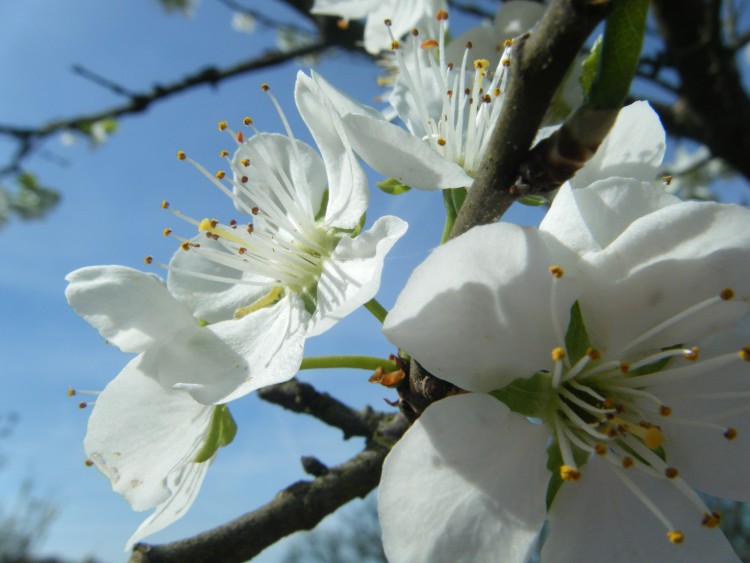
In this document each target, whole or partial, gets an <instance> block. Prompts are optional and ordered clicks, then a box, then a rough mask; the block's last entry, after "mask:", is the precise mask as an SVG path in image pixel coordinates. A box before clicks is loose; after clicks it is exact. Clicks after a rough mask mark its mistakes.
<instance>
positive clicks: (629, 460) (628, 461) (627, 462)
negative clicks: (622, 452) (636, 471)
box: [620, 455, 634, 469]
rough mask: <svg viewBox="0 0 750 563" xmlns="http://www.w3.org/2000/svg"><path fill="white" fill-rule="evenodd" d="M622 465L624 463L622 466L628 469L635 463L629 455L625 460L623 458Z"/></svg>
mask: <svg viewBox="0 0 750 563" xmlns="http://www.w3.org/2000/svg"><path fill="white" fill-rule="evenodd" d="M620 463H622V466H623V467H624V468H625V469H628V468H630V467H633V463H634V462H633V458H632V457H630V456H629V455H626V456H625V457H624V458H622V461H621V462H620Z"/></svg>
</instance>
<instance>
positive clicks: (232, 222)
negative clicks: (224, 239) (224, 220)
mask: <svg viewBox="0 0 750 563" xmlns="http://www.w3.org/2000/svg"><path fill="white" fill-rule="evenodd" d="M229 226H230V227H236V226H237V221H235V220H234V219H230V220H229Z"/></svg>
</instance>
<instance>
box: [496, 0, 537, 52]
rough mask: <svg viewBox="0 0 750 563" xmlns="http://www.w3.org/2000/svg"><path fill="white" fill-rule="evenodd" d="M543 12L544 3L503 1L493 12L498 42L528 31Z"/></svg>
mask: <svg viewBox="0 0 750 563" xmlns="http://www.w3.org/2000/svg"><path fill="white" fill-rule="evenodd" d="M542 14H544V5H543V4H539V3H538V2H530V1H528V0H513V1H509V2H503V3H502V4H500V6H499V7H498V9H497V13H496V14H495V33H496V35H497V37H498V38H499V41H500V44H501V45H502V42H503V41H504V40H505V39H511V38H513V37H518V36H519V35H521V34H522V33H524V32H526V31H528V30H529V29H531V28H532V27H534V24H535V23H536V22H537V21H538V20H539V19H540V18H541V17H542Z"/></svg>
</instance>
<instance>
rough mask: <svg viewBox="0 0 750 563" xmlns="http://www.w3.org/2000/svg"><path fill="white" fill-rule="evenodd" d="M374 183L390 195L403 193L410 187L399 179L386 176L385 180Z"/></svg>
mask: <svg viewBox="0 0 750 563" xmlns="http://www.w3.org/2000/svg"><path fill="white" fill-rule="evenodd" d="M375 185H376V186H377V187H379V188H380V189H381V190H383V191H384V192H385V193H387V194H391V195H401V194H405V193H406V192H408V191H409V190H410V189H411V188H410V187H409V186H407V185H406V184H403V183H401V182H400V181H399V180H396V178H388V179H387V180H383V181H382V182H377V183H376V184H375Z"/></svg>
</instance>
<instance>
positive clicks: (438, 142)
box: [437, 137, 446, 147]
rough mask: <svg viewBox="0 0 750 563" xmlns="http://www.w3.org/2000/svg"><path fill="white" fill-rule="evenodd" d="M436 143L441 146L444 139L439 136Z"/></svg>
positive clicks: (443, 143)
mask: <svg viewBox="0 0 750 563" xmlns="http://www.w3.org/2000/svg"><path fill="white" fill-rule="evenodd" d="M437 144H438V145H440V146H441V147H444V146H445V144H446V140H445V139H443V138H442V137H440V138H439V139H438V140H437Z"/></svg>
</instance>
